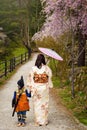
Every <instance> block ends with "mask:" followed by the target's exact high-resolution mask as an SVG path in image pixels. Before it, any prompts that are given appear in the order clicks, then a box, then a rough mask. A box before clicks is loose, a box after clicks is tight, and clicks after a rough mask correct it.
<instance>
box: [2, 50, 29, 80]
mask: <svg viewBox="0 0 87 130" xmlns="http://www.w3.org/2000/svg"><path fill="white" fill-rule="evenodd" d="M29 57H30V54H29V53H28V52H26V53H24V54H21V55H20V56H18V57H14V58H12V59H10V60H5V61H2V62H0V78H2V77H3V76H7V75H8V73H11V72H12V71H13V70H14V69H15V68H16V67H17V66H18V65H20V64H23V63H24V62H26V61H27V60H29Z"/></svg>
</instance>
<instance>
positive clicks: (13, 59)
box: [13, 57, 15, 69]
mask: <svg viewBox="0 0 87 130" xmlns="http://www.w3.org/2000/svg"><path fill="white" fill-rule="evenodd" d="M13 69H15V57H14V58H13Z"/></svg>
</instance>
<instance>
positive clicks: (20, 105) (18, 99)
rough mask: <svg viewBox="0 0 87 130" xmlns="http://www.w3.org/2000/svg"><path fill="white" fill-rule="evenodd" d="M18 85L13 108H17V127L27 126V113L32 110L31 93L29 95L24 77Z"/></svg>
mask: <svg viewBox="0 0 87 130" xmlns="http://www.w3.org/2000/svg"><path fill="white" fill-rule="evenodd" d="M17 84H18V89H17V91H14V96H13V99H12V107H15V108H14V109H15V111H16V112H17V118H18V124H17V126H18V127H19V126H25V119H26V112H27V111H29V109H30V106H29V100H28V97H31V93H28V91H27V89H25V87H24V80H23V76H21V79H20V80H19V81H18V82H17ZM15 105H16V106H15Z"/></svg>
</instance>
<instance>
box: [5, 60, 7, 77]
mask: <svg viewBox="0 0 87 130" xmlns="http://www.w3.org/2000/svg"><path fill="white" fill-rule="evenodd" d="M5 76H7V61H6V60H5Z"/></svg>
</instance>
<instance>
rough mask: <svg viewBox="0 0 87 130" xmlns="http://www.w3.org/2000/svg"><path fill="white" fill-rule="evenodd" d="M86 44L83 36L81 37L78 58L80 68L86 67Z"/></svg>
mask: <svg viewBox="0 0 87 130" xmlns="http://www.w3.org/2000/svg"><path fill="white" fill-rule="evenodd" d="M85 44H86V40H85V38H84V37H83V35H82V34H80V36H79V48H78V49H79V56H78V66H79V67H80V66H85Z"/></svg>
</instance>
